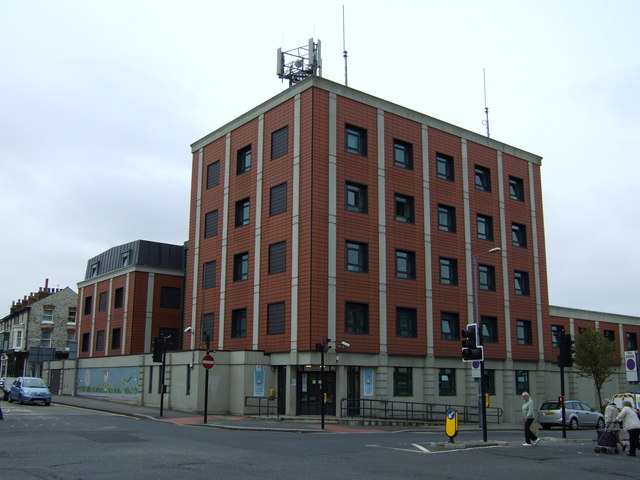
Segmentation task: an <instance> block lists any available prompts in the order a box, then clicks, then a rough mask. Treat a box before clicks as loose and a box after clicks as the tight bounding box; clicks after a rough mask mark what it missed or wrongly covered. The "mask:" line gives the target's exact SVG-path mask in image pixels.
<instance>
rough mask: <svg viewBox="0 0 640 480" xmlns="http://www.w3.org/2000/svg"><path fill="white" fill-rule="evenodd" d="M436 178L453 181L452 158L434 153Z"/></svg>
mask: <svg viewBox="0 0 640 480" xmlns="http://www.w3.org/2000/svg"><path fill="white" fill-rule="evenodd" d="M436 176H437V177H438V178H441V179H442V180H449V181H450V182H453V181H454V180H455V176H454V170H453V157H450V156H449V155H445V154H444V153H436Z"/></svg>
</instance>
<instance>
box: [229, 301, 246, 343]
mask: <svg viewBox="0 0 640 480" xmlns="http://www.w3.org/2000/svg"><path fill="white" fill-rule="evenodd" d="M231 336H232V337H233V338H240V337H246V336H247V309H246V308H239V309H237V310H233V311H232V312H231Z"/></svg>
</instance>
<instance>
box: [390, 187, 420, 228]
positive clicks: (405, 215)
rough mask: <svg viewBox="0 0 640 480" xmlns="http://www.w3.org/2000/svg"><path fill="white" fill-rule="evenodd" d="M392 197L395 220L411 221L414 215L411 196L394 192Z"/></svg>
mask: <svg viewBox="0 0 640 480" xmlns="http://www.w3.org/2000/svg"><path fill="white" fill-rule="evenodd" d="M394 198H395V200H394V202H395V215H396V220H397V221H399V222H405V223H413V222H414V215H415V214H414V208H413V197H410V196H408V195H402V194H400V193H396V194H395V196H394Z"/></svg>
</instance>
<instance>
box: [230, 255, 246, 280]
mask: <svg viewBox="0 0 640 480" xmlns="http://www.w3.org/2000/svg"><path fill="white" fill-rule="evenodd" d="M248 278H249V252H242V253H238V254H236V255H234V256H233V281H234V282H241V281H243V280H247V279H248Z"/></svg>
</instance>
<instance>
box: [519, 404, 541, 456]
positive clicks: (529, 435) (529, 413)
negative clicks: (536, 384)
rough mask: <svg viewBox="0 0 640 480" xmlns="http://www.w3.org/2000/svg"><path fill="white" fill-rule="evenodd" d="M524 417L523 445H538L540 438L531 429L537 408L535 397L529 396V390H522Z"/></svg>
mask: <svg viewBox="0 0 640 480" xmlns="http://www.w3.org/2000/svg"><path fill="white" fill-rule="evenodd" d="M522 400H523V404H522V418H523V421H524V443H523V444H522V446H523V447H530V446H531V445H537V444H538V442H539V441H540V439H539V438H538V437H537V436H536V434H535V433H533V432H532V431H531V424H532V423H533V420H534V415H535V409H534V407H533V399H532V398H531V397H530V396H529V392H522Z"/></svg>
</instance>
